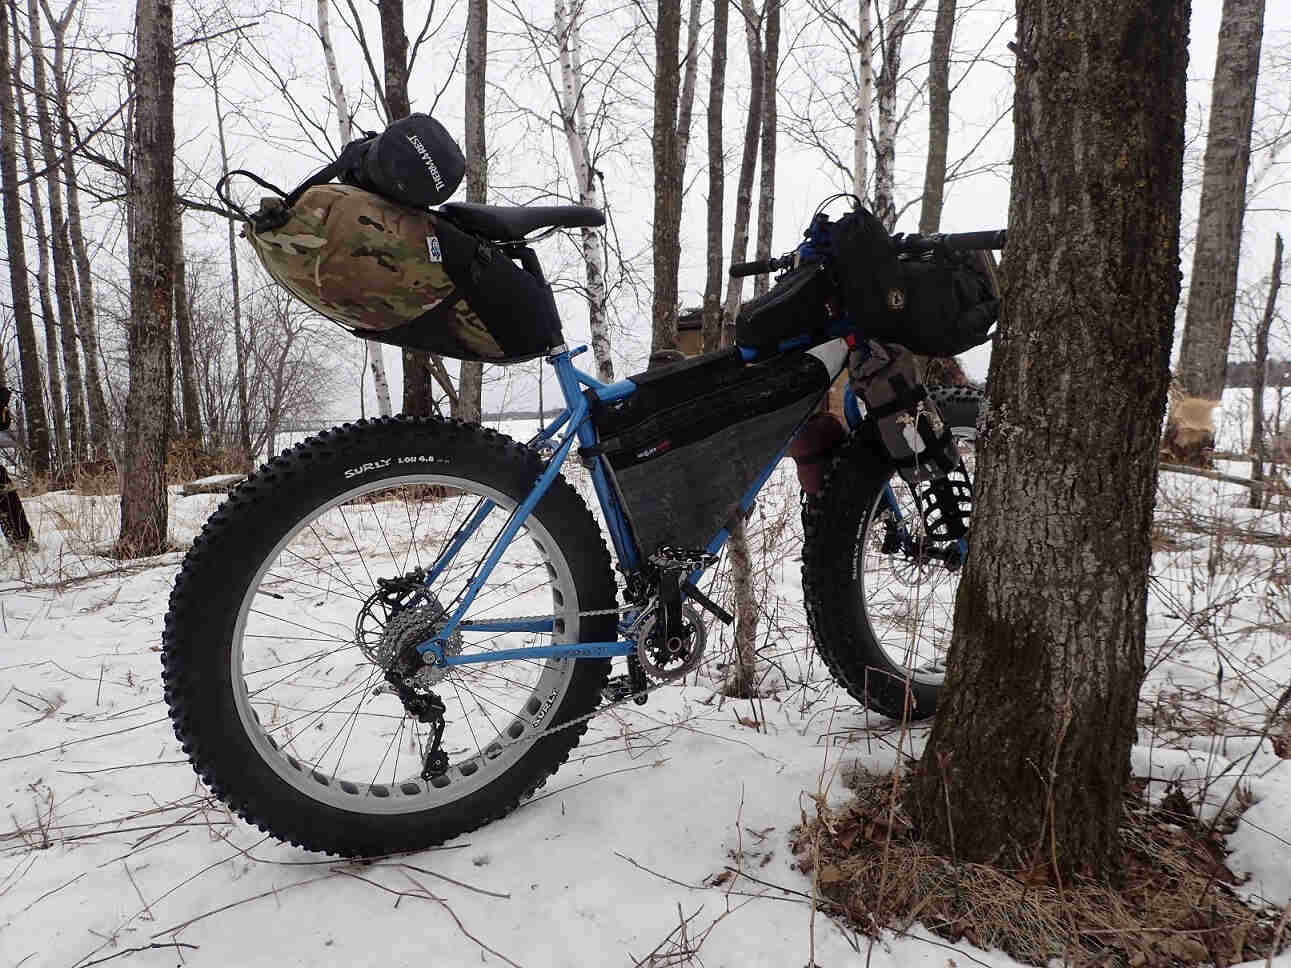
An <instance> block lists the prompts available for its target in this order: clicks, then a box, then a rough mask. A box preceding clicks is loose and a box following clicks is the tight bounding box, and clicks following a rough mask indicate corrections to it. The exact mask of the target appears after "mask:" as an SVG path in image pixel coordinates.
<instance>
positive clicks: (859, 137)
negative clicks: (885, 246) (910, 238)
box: [852, 0, 874, 202]
mask: <svg viewBox="0 0 1291 968" xmlns="http://www.w3.org/2000/svg"><path fill="white" fill-rule="evenodd" d="M872 2H873V0H860V3H859V7H860V9H859V11H858V13H859V17H858V19H857V30H856V45H857V51H856V62H857V71H858V76H857V78H856V106H855V108H854V109H853V121H852V192H853V193H854V194H855V195H856V197H857V198H859V199H860V200H861V201H862V202H864V201H865V198H866V194H865V188H866V183H867V182H869V180H870V174H869V166H868V165H867V159H868V158H869V144H870V111H871V109H872V108H873V105H874V25H873V23H872V21H871V16H870V4H871V3H872Z"/></svg>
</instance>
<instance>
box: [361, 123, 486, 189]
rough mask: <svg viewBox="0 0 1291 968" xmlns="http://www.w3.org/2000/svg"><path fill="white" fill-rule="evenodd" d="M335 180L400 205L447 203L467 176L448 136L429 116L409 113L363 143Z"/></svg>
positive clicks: (462, 159)
mask: <svg viewBox="0 0 1291 968" xmlns="http://www.w3.org/2000/svg"><path fill="white" fill-rule="evenodd" d="M362 144H364V145H365V150H363V151H362V152H361V154H360V153H357V152H356V157H355V160H354V163H353V165H352V166H351V167H350V168H348V169H347V170H346V171H345V172H342V173H341V175H340V180H341V181H342V182H344V183H345V184H348V185H354V186H356V187H358V188H362V189H364V190H365V191H369V192H373V193H374V194H377V195H381V196H383V197H385V198H389V199H393V200H394V201H396V202H399V203H400V204H402V205H412V206H415V207H422V206H426V205H438V204H440V203H441V202H446V201H448V199H449V197H450V196H451V195H452V194H453V192H455V191H457V186H458V185H460V184H461V183H462V177H463V175H465V173H466V159H465V158H464V157H463V156H462V149H461V148H460V147H458V145H457V142H456V141H454V140H453V136H452V135H450V134H449V133H448V131H447V130H445V128H444V126H443V125H442V124H440V123H439V122H438V121H436V120H435V119H434V118H432V117H431V116H430V115H429V114H410V115H408V117H406V118H401V119H400V120H398V121H396V122H394V123H393V124H392V125H390V126H389V127H388V128H386V129H385V130H384V131H382V132H381V133H380V134H379V135H377V136H376V137H371V138H368V139H366V140H365V141H364V142H362Z"/></svg>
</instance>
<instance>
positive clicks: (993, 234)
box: [892, 229, 1008, 252]
mask: <svg viewBox="0 0 1291 968" xmlns="http://www.w3.org/2000/svg"><path fill="white" fill-rule="evenodd" d="M1007 235H1008V232H1007V230H1006V229H996V230H994V231H990V232H951V233H947V234H943V233H940V232H939V233H936V234H934V235H898V236H895V237H894V238H893V240H892V241H893V242H894V243H895V244H896V248H897V251H898V252H927V251H929V250H930V249H935V248H936V247H937V246H939V245H940V246H943V247H944V248H947V249H952V250H959V249H1002V248H1004V242H1005V239H1006V237H1007Z"/></svg>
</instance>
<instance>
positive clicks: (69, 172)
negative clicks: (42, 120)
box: [41, 0, 112, 458]
mask: <svg viewBox="0 0 1291 968" xmlns="http://www.w3.org/2000/svg"><path fill="white" fill-rule="evenodd" d="M79 2H80V0H72V2H71V3H69V4H68V5H67V9H65V10H64V11H63V13H62V14H60V15H59V16H58V17H55V16H54V15H53V12H52V11H51V10H50V9H49V7H48V6H47V5H46V4H45V3H44V0H41V6H42V7H43V9H44V11H45V18H46V20H47V21H48V22H49V27H50V31H51V32H52V33H53V35H54V93H55V97H56V102H55V103H56V105H57V107H58V140H59V150H60V152H61V154H62V166H63V182H64V185H65V186H66V189H67V229H68V234H69V235H70V237H71V243H72V246H71V247H72V255H73V257H74V259H75V262H76V283H77V290H76V296H77V298H76V327H77V330H78V331H79V333H80V338H81V354H82V357H83V359H84V362H85V391H86V402H87V403H88V404H89V434H90V437H89V444H90V446H89V452H90V457H92V458H98V457H104V456H107V455H108V453H109V452H110V450H111V445H112V421H111V418H110V417H109V415H108V405H107V400H106V398H105V397H104V395H103V381H102V378H101V377H100V375H99V340H98V329H97V326H96V321H95V306H94V280H93V276H92V275H91V273H90V254H89V249H88V247H87V246H86V244H85V231H84V229H83V227H82V224H81V200H80V187H79V185H78V182H77V175H76V159H75V155H74V153H73V150H72V149H73V145H74V142H73V141H72V122H71V95H70V93H69V87H70V82H69V79H68V76H67V74H68V66H67V28H68V26H69V25H70V24H71V22H72V16H73V15H74V14H75V12H76V7H77V4H78V3H79Z"/></svg>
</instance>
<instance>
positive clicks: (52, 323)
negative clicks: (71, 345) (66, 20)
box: [9, 3, 72, 476]
mask: <svg viewBox="0 0 1291 968" xmlns="http://www.w3.org/2000/svg"><path fill="white" fill-rule="evenodd" d="M9 15H10V17H11V18H12V19H13V51H14V57H13V91H14V102H15V104H16V105H17V108H18V130H19V132H20V137H21V139H22V158H23V162H24V163H25V164H26V166H27V171H28V172H29V175H28V178H27V191H28V193H29V196H30V198H31V213H32V222H33V226H34V228H35V230H36V295H37V297H38V298H39V300H40V319H41V324H42V328H43V329H44V331H45V361H46V375H47V376H48V377H49V418H50V422H51V423H52V424H53V431H54V467H55V469H56V474H57V476H62V475H65V474H66V473H67V472H68V470H69V469H70V468H71V466H72V456H71V442H70V441H69V439H68V436H67V410H66V408H65V407H64V406H63V377H62V371H61V368H60V367H59V362H58V316H57V315H55V313H54V301H53V299H52V298H51V297H50V295H49V235H48V233H46V231H45V213H44V210H43V208H42V206H41V198H40V179H39V178H34V177H31V175H34V174H35V173H36V172H38V171H40V169H39V168H37V167H36V158H35V154H34V153H33V151H32V149H31V136H30V132H31V129H32V125H31V121H30V119H29V117H28V115H27V96H26V94H25V93H24V91H23V82H22V61H23V54H22V34H21V33H20V32H19V29H18V7H17V4H16V3H10V5H9Z"/></svg>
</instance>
